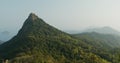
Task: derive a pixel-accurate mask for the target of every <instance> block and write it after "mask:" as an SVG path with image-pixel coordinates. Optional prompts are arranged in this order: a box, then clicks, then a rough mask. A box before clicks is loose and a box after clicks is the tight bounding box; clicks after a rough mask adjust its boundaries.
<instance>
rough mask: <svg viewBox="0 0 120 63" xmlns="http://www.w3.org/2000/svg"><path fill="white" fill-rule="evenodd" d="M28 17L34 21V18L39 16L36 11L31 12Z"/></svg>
mask: <svg viewBox="0 0 120 63" xmlns="http://www.w3.org/2000/svg"><path fill="white" fill-rule="evenodd" d="M28 19H31V20H33V21H34V20H36V19H38V16H37V15H36V14H35V13H30V15H29V17H28Z"/></svg>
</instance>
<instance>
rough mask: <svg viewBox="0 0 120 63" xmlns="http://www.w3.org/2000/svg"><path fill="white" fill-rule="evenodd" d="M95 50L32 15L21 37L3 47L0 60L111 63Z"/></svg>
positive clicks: (22, 30) (18, 62) (0, 46)
mask: <svg viewBox="0 0 120 63" xmlns="http://www.w3.org/2000/svg"><path fill="white" fill-rule="evenodd" d="M91 47H92V46H88V45H87V44H85V43H84V42H83V41H81V40H78V39H76V38H74V37H73V36H71V35H69V34H67V33H64V32H62V31H60V30H58V29H57V28H55V27H53V26H51V25H49V24H47V23H45V22H44V21H43V20H42V19H41V18H37V16H36V15H35V14H30V16H29V17H28V18H27V19H26V21H25V22H24V24H23V26H22V28H21V29H20V31H19V32H18V34H17V35H16V36H15V37H13V38H12V39H11V40H9V41H7V42H5V43H3V44H2V45H0V51H1V52H0V58H2V59H5V60H6V59H8V60H9V63H82V62H83V63H96V62H97V63H101V62H102V63H110V62H109V61H108V60H105V59H103V58H101V57H100V56H98V55H96V54H94V53H92V52H88V51H89V48H91ZM92 58H94V59H92Z"/></svg>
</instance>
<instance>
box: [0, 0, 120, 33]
mask: <svg viewBox="0 0 120 63" xmlns="http://www.w3.org/2000/svg"><path fill="white" fill-rule="evenodd" d="M119 3H120V0H60V1H58V0H51V1H47V0H44V1H43V0H34V1H29V0H20V1H18V0H14V1H7V0H1V1H0V8H1V12H0V17H1V18H0V25H1V27H0V32H3V31H9V32H12V33H17V31H18V30H19V29H20V28H21V26H22V25H23V22H24V21H25V19H26V18H27V17H28V15H29V13H31V12H33V13H35V14H37V15H38V16H39V17H41V18H42V19H43V20H44V21H46V22H47V23H49V24H51V25H53V26H55V27H57V28H59V29H61V30H82V29H85V28H88V27H103V26H110V27H112V28H114V29H117V30H119V31H120V25H119V23H120V22H119V21H120V4H119Z"/></svg>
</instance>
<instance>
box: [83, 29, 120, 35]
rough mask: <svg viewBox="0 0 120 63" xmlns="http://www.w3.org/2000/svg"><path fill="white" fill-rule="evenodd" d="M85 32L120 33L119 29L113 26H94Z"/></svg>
mask: <svg viewBox="0 0 120 63" xmlns="http://www.w3.org/2000/svg"><path fill="white" fill-rule="evenodd" d="M84 32H97V33H102V34H113V35H120V32H119V31H117V30H115V29H113V28H111V27H100V28H92V29H87V30H85V31H84Z"/></svg>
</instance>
